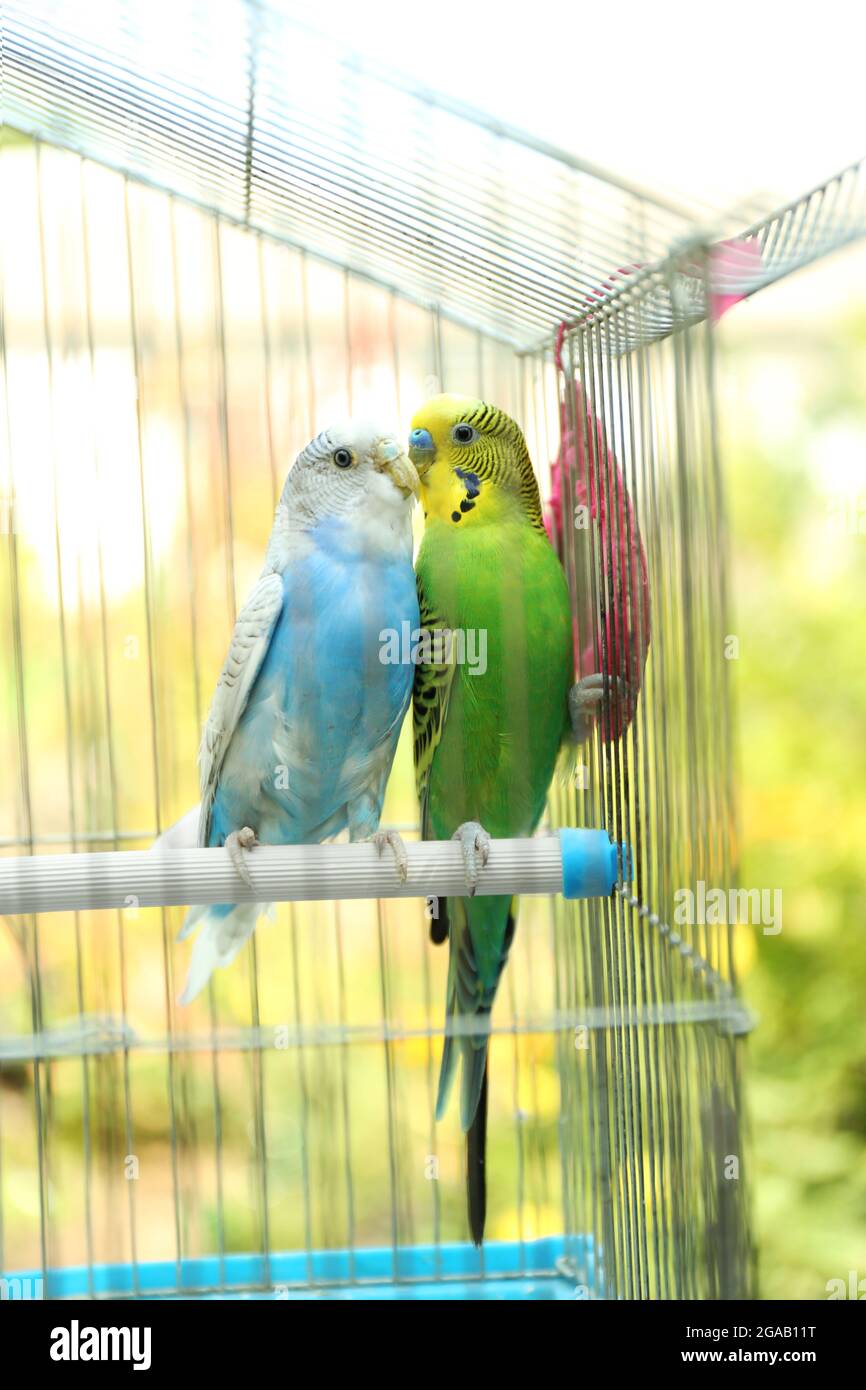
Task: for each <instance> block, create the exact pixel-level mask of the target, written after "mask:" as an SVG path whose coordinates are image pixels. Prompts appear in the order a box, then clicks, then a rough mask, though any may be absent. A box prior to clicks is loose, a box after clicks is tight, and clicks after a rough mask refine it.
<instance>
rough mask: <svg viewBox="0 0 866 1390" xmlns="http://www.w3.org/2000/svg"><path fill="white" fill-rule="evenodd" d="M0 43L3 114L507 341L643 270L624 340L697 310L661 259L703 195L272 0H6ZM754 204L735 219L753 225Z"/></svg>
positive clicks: (691, 238)
mask: <svg viewBox="0 0 866 1390" xmlns="http://www.w3.org/2000/svg"><path fill="white" fill-rule="evenodd" d="M0 45H2V46H0V71H2V102H3V114H4V120H5V121H6V122H7V123H8V124H9V125H10V126H12V127H14V128H16V129H18V130H20V131H22V132H24V133H26V134H28V135H31V136H33V137H35V138H38V139H42V140H45V141H46V142H50V143H52V144H55V145H59V146H62V147H64V148H67V149H72V150H75V151H77V152H78V153H80V154H81V155H82V156H84V157H87V158H89V159H93V160H96V161H98V162H100V163H102V164H104V165H107V166H109V167H111V168H114V169H116V170H118V171H120V172H122V173H124V174H125V175H128V176H130V177H132V178H135V179H137V180H141V181H143V182H146V183H149V184H152V185H155V186H157V187H160V188H163V189H165V190H167V191H168V192H170V193H173V194H175V195H177V196H179V197H182V198H184V199H187V200H190V201H192V202H194V203H196V204H198V205H200V206H202V207H205V208H207V209H209V210H212V211H213V212H215V213H218V214H220V215H221V216H223V217H225V218H227V219H230V220H232V221H234V222H236V223H238V224H240V225H243V226H246V227H249V228H251V229H253V230H256V231H259V232H262V233H266V234H269V235H272V236H275V237H278V238H280V239H281V240H284V241H286V242H288V243H290V244H291V245H293V246H296V247H300V248H303V249H304V250H306V251H308V252H309V253H310V254H312V255H315V256H317V257H319V258H321V259H323V260H326V261H330V262H333V263H335V264H338V265H340V266H342V267H346V268H348V269H350V270H352V271H353V272H355V273H356V274H359V275H362V276H365V277H367V278H369V279H371V280H373V281H375V282H376V283H377V284H380V285H383V286H385V287H387V288H389V289H391V290H393V291H394V292H396V293H398V294H400V295H401V296H403V297H405V298H407V299H410V300H414V301H416V302H419V303H422V304H424V305H425V306H433V307H435V308H436V309H437V310H438V311H439V312H441V313H442V314H443V315H444V316H447V317H449V318H452V319H454V320H456V321H458V322H461V323H464V324H466V325H468V326H471V327H473V328H476V329H478V330H481V331H484V332H486V333H488V334H491V335H493V336H496V337H499V338H503V339H505V340H507V341H509V342H511V343H513V344H514V345H515V346H518V347H522V346H529V345H532V344H535V343H537V342H538V341H539V340H540V339H545V338H546V339H548V340H549V338H550V335H551V333H552V332H553V331H554V330H555V328H556V327H557V325H559V324H560V323H561V322H563V321H568V322H575V321H577V322H581V321H585V320H586V317H587V316H588V315H590V316H591V315H593V314H597V313H598V312H599V309H600V306H602V305H604V304H607V303H610V304H611V306H618V305H619V304H620V303H621V302H622V301H623V297H624V296H625V297H626V301H627V302H628V299H629V296H630V297H631V298H632V299H633V297H634V291H635V289H636V288H638V287H639V288H640V289H641V292H642V293H643V292H644V291H645V290H647V289H648V290H649V297H650V299H651V300H652V301H653V307H652V312H651V313H650V314H643V315H641V317H640V322H638V320H637V319H636V318H635V317H634V315H633V316H632V323H631V327H630V329H629V333H628V335H627V337H628V339H629V341H631V340H633V339H634V338H636V337H643V338H645V337H647V336H660V335H661V334H663V333H664V332H668V331H670V328H671V326H672V325H673V323H674V322H675V321H676V319H677V317H678V316H681V312H682V310H681V307H678V306H682V305H684V306H685V313H686V317H687V318H688V319H694V318H695V317H701V316H702V315H703V314H705V313H706V312H707V308H708V293H707V288H706V285H704V284H702V276H701V275H698V276H697V277H691V279H692V280H693V282H694V283H691V284H687V285H686V289H685V292H684V293H682V294H680V295H679V300H678V299H677V295H676V294H674V295H673V296H672V295H671V287H670V284H669V283H668V278H667V277H666V275H665V274H662V275H661V277H660V276H659V271H658V267H660V266H664V265H665V264H666V263H669V262H670V259H671V256H672V255H673V256H681V254H682V248H683V246H684V245H688V244H689V243H691V244H694V243H695V242H696V241H700V240H701V239H703V240H704V241H706V240H707V239H709V237H710V235H711V234H709V233H706V232H704V233H700V231H699V227H700V225H701V223H702V222H704V223H705V221H706V217H707V210H706V209H703V208H698V207H697V206H695V205H691V204H687V203H683V204H679V203H676V202H672V201H669V200H667V199H666V198H664V197H661V196H657V195H656V194H654V193H651V192H649V191H647V190H645V189H640V188H637V187H635V186H634V185H632V184H630V183H628V182H627V181H624V180H622V179H619V178H617V177H616V176H614V175H611V174H609V173H606V172H604V171H602V170H600V169H598V168H596V167H595V166H593V165H592V164H589V163H587V162H585V161H583V160H579V159H577V158H575V157H574V156H573V155H571V154H569V153H568V152H566V151H563V150H560V149H557V148H555V147H554V146H552V145H550V144H548V143H546V142H545V141H543V140H540V139H537V138H535V137H534V136H532V135H530V134H528V133H526V132H523V131H520V130H517V129H514V128H513V127H511V126H509V125H506V124H504V123H502V122H500V121H497V120H495V119H493V118H491V117H490V116H488V115H485V114H484V113H482V112H479V111H476V110H473V109H471V108H470V107H467V106H464V105H462V104H460V103H458V102H456V101H454V100H452V99H450V98H446V97H444V96H442V95H440V94H437V93H435V92H433V91H430V90H427V89H425V88H423V87H419V86H416V85H415V84H413V83H411V82H409V81H408V80H406V79H404V78H401V77H398V76H396V75H394V74H393V73H391V72H388V71H385V70H383V69H381V68H379V67H377V66H376V65H375V64H373V63H371V62H369V61H367V60H366V59H363V58H361V57H359V56H358V55H356V54H352V53H350V52H348V51H346V50H345V49H342V48H340V47H339V46H338V45H337V44H335V43H334V42H333V41H332V40H331V39H327V38H325V37H323V36H322V35H320V34H318V33H315V32H314V31H312V30H311V29H309V28H307V27H305V26H303V25H302V24H300V23H299V22H298V21H297V20H295V19H291V18H289V17H288V16H287V15H286V14H284V13H282V12H280V11H279V10H278V9H276V8H275V7H274V6H273V5H268V4H264V3H259V0H223V3H222V4H221V6H220V10H219V22H218V23H215V22H214V15H213V10H212V9H210V8H209V7H208V6H207V5H205V4H204V3H203V0H173V3H172V4H171V6H170V7H168V8H166V7H164V6H159V5H153V4H149V3H147V2H146V0H93V3H90V4H88V5H86V6H83V5H81V4H80V3H77V0H5V4H4V21H3V29H2V33H0ZM847 173H848V175H850V174H851V171H847ZM861 175H862V168H861V166H857V169H856V178H854V179H851V178H850V177H849V180H848V185H847V188H848V193H849V194H850V193H851V190H852V188H855V189H856V197H855V198H854V201H853V207H852V206H847V205H846V208H847V210H846V211H844V216H843V217H842V221H841V223H840V222H839V216H840V209H839V208H836V209H835V211H834V216H836V219H837V221H836V222H835V223H833V224H832V225H830V224H828V223H827V218H826V217H824V221H823V223H822V224H821V225H817V223H818V222H819V221H820V218H818V219H816V218H815V217H814V216H812V214H811V213H810V212H809V210H808V209H803V211H804V212H805V213H806V215H805V216H804V217H803V218H802V219H801V218H800V211H801V209H800V205H799V204H797V205H794V207H793V210H788V218H787V223H786V227H787V232H786V234H785V235H784V236H783V237H782V238H781V242H780V244H779V246H778V247H777V250H778V252H779V254H778V255H777V256H776V258H775V259H776V261H778V265H776V263H775V261H772V260H768V259H767V257H766V256H765V255H762V256H759V257H758V258H757V259H756V258H755V256H754V255H751V254H746V255H745V256H733V257H731V256H728V257H726V258H723V259H722V260H717V261H715V262H714V267H715V269H716V270H718V271H719V273H720V274H721V275H722V277H723V278H724V279H725V284H724V286H723V288H722V290H721V291H720V292H722V293H725V294H728V295H733V296H734V297H736V296H737V295H738V294H739V293H740V292H743V293H748V292H751V290H752V289H754V288H756V287H757V285H758V284H759V283H764V282H765V281H766V279H768V278H776V276H777V274H779V273H783V271H784V270H786V269H789V268H792V265H793V264H794V263H796V264H800V263H802V261H803V260H804V259H810V258H811V257H812V256H813V255H814V254H819V253H820V252H821V251H824V250H826V249H830V248H831V247H832V246H833V245H836V244H838V242H839V240H840V239H841V240H847V239H850V237H851V236H852V235H859V234H861V233H862V231H863V229H864V227H866V197H864V181H863V178H862V176H861ZM823 201H824V200H823V196H822V198H821V202H822V205H823ZM836 201H837V203H838V202H839V199H838V198H837V200H836ZM848 203H849V204H850V203H851V198H850V197H849V199H848ZM815 206H816V204H814V200H813V204H810V207H811V209H812V213H814V208H815ZM784 212H785V210H783V212H782V213H780V214H778V216H780V217H781V216H782V215H783V213H784ZM810 217H811V221H810ZM846 219H847V220H846ZM771 222H772V218H766V219H762V220H761V222H759V223H757V224H755V226H754V227H752V228H751V229H750V231H749V232H748V233H746V234H742V233H741V234H740V235H741V236H743V235H745V236H746V237H747V238H749V237H750V238H751V239H752V240H753V241H755V242H757V241H758V239H759V238H761V236H762V234H763V233H765V232H767V233H768V232H769V228H770V225H771ZM794 224H796V225H794ZM792 229H793V230H794V231H795V232H796V235H795V236H794V239H793V241H792V239H791V232H792ZM806 231H808V233H809V235H808V237H805V236H804V233H805V232H806ZM764 241H765V242H766V241H767V236H764ZM771 249H772V246H771ZM688 280H689V276H688V275H687V276H686V281H688ZM660 285H661V289H660V288H659V286H660Z"/></svg>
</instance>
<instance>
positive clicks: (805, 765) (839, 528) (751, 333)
mask: <svg viewBox="0 0 866 1390" xmlns="http://www.w3.org/2000/svg"><path fill="white" fill-rule="evenodd" d="M818 273H819V270H816V271H815V272H811V274H814V275H817V274H818ZM820 273H823V268H821V270H820ZM766 293H767V313H772V312H773V309H774V305H773V302H772V296H774V295H778V296H779V297H780V300H781V297H782V296H783V295H785V293H786V290H785V287H784V286H780V287H778V288H777V289H774V290H772V291H767V292H766ZM759 303H760V300H759V301H755V310H756V312H755V313H752V314H750V309H751V307H752V306H745V307H744V309H743V310H742V311H741V313H742V317H741V318H740V319H739V321H735V316H734V315H732V318H731V328H730V330H728V329H727V327H726V329H725V339H724V341H725V346H726V348H727V349H728V351H727V352H726V353H725V355H724V357H723V368H722V373H721V383H722V390H723V401H722V411H721V418H722V420H723V430H724V441H723V442H724V457H725V462H726V467H727V469H728V478H729V494H730V500H731V541H732V568H733V578H734V626H735V631H736V633H737V635H738V636H739V638H740V655H739V660H738V661H737V663H736V668H735V681H736V689H737V696H738V706H739V715H740V750H739V755H740V788H741V818H742V823H741V837H742V851H743V852H742V864H741V875H742V882H743V884H745V885H749V886H758V885H760V886H762V887H770V888H781V889H782V893H783V912H784V918H783V930H782V931H781V933H780V934H779V935H777V936H769V935H768V936H763V935H758V936H757V939H756V942H755V952H754V959H753V962H752V966H751V969H750V970H748V971H747V973H746V978H745V992H746V995H747V998H748V999H749V1002H750V1003H751V1004H752V1005H753V1006H754V1007H755V1008H756V1010H757V1011H758V1013H759V1015H760V1023H759V1026H758V1028H757V1030H756V1032H755V1034H754V1036H753V1038H752V1040H751V1044H750V1057H749V1066H748V1068H747V1077H748V1092H747V1095H748V1105H749V1111H750V1118H751V1128H752V1156H753V1163H754V1170H753V1181H752V1184H751V1186H752V1193H753V1202H754V1209H755V1235H756V1239H757V1244H758V1249H759V1263H760V1289H761V1294H762V1296H763V1297H765V1298H783V1299H792V1298H794V1299H800V1298H803V1299H814V1298H824V1297H826V1284H827V1281H828V1280H829V1279H831V1278H841V1279H844V1280H846V1282H847V1279H848V1272H849V1270H856V1271H857V1272H858V1277H859V1278H864V1277H866V1026H864V1013H866V931H864V920H866V856H864V845H866V798H864V794H863V789H864V783H866V738H864V733H866V660H864V656H866V389H864V387H866V314H864V312H863V311H862V310H860V312H859V313H858V314H852V313H847V314H844V315H842V316H840V317H836V318H834V319H832V320H830V321H824V322H821V321H820V320H817V319H816V320H814V321H813V322H811V321H810V322H809V324H808V325H807V326H804V325H803V324H802V323H799V324H798V325H797V331H795V332H793V333H787V332H785V331H784V329H778V328H773V327H772V326H771V328H770V330H769V331H767V332H765V331H762V326H761V325H762V314H763V312H764V311H763V308H762V309H760V310H759V309H758V307H757V306H758V304H759ZM756 329H757V331H756Z"/></svg>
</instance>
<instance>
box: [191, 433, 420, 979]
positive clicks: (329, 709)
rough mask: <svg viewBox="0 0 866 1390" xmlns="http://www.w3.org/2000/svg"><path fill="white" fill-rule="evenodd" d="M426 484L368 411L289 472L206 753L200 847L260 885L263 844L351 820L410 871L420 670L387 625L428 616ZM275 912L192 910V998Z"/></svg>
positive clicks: (315, 839) (360, 835) (312, 838)
mask: <svg viewBox="0 0 866 1390" xmlns="http://www.w3.org/2000/svg"><path fill="white" fill-rule="evenodd" d="M417 493H418V476H417V474H416V472H415V469H414V467H413V465H412V464H411V463H410V462H409V460H408V458H407V457H406V454H405V453H404V451H403V448H402V446H401V445H399V444H398V443H397V441H396V439H395V438H394V437H392V436H391V435H390V434H387V433H385V432H383V431H381V430H378V429H376V428H374V427H373V426H371V425H367V424H360V423H357V422H353V423H351V424H349V425H348V426H345V427H342V428H339V429H331V430H325V431H324V432H323V433H322V434H320V435H319V436H318V437H317V438H316V439H314V440H313V441H312V443H311V444H308V445H307V447H306V449H304V450H303V452H302V453H301V454H300V455H299V456H298V458H297V460H296V462H295V464H294V466H293V467H292V469H291V470H290V472H289V474H288V477H287V479H286V483H285V486H284V488H283V492H282V496H281V498H280V502H279V505H278V507H277V511H276V518H275V521H274V528H273V531H272V532H271V538H270V542H269V544H268V551H267V556H266V559H265V566H264V569H263V570H262V574H261V577H260V578H259V580H258V583H257V584H256V586H255V588H254V589H253V591H252V593H251V595H250V597H249V598H248V599H247V602H246V603H245V604H244V606H243V608H242V609H241V612H240V613H239V615H238V619H237V622H236V623H235V629H234V633H233V635H232V640H231V646H230V648H229V654H228V657H227V659H226V663H225V666H224V667H223V671H222V675H221V676H220V678H219V682H218V684H217V688H216V693H215V694H214V698H213V703H212V705H211V708H210V713H209V715H208V718H207V722H206V724H205V728H204V733H203V736H202V742H201V749H200V751H199V767H200V772H201V795H202V799H201V807H200V811H199V821H198V843H199V845H202V846H218V845H225V847H226V849H227V851H228V853H229V854H230V856H231V858H232V862H233V863H234V864H235V867H236V868H237V871H238V873H239V874H240V875H241V877H242V878H243V879H244V881H245V882H247V883H249V882H250V874H249V869H248V867H247V863H246V860H245V854H246V851H247V850H249V849H251V848H252V847H253V846H254V845H255V844H257V843H260V844H269V845H290V844H318V843H319V842H320V841H322V840H326V839H328V838H329V837H331V836H333V835H337V834H338V833H339V832H340V831H342V830H345V829H346V828H348V831H349V835H350V838H351V839H353V840H363V839H368V838H375V840H376V842H377V844H378V847H379V852H380V853H382V852H383V850H384V849H385V847H386V844H390V846H391V849H392V851H393V853H394V856H395V859H396V867H397V872H398V873H399V874H400V876H401V877H404V878H405V873H406V858H405V849H404V847H403V845H402V841H401V840H400V838H399V836H398V835H396V834H395V833H393V832H391V833H388V834H384V833H380V832H379V829H378V827H379V816H380V814H381V810H382V801H383V798H384V795H385V783H386V781H387V779H388V774H389V772H390V770H391V763H392V760H393V757H394V752H395V749H396V747H397V739H398V737H399V734H400V726H401V725H402V723H403V716H404V715H405V713H406V709H407V707H408V704H409V698H410V695H411V692H412V681H413V677H414V667H413V666H412V665H411V663H408V662H392V661H388V660H386V659H384V655H383V654H384V653H385V652H386V650H387V641H386V640H385V638H384V634H385V632H386V631H387V632H391V631H397V632H402V631H404V630H405V629H404V628H403V627H402V624H403V623H409V624H410V630H411V629H415V628H417V626H418V599H417V594H416V589H415V579H414V575H413V571H412V530H411V509H412V505H413V502H414V499H415V497H416V496H417ZM181 824H182V823H181ZM176 840H177V837H175V842H176ZM166 843H168V844H171V843H172V836H171V834H169V835H168V836H167V837H166ZM266 910H267V905H266V904H260V903H252V904H238V905H233V904H230V903H223V904H219V905H217V906H210V907H193V908H191V909H190V911H189V913H188V915H187V918H186V921H185V923H184V926H183V930H182V931H181V938H183V937H185V936H187V935H188V934H189V932H190V931H192V930H193V928H195V927H196V926H198V927H199V929H200V930H199V934H198V936H197V938H196V941H195V945H194V947H193V953H192V960H191V963H190V970H189V977H188V979H187V983H186V988H185V989H184V992H183V995H182V996H181V1002H182V1003H189V1001H190V1000H191V999H193V998H194V997H195V995H196V994H198V993H199V991H200V990H201V989H202V988H203V987H204V985H205V984H206V983H207V981H208V979H209V978H210V975H211V972H212V970H213V969H214V967H215V966H218V965H219V966H224V965H228V964H229V962H230V961H232V960H233V959H234V957H235V956H236V955H237V953H238V951H239V950H240V948H241V946H242V945H243V943H244V942H245V941H246V940H247V939H248V938H249V936H250V935H251V934H252V931H253V928H254V927H255V924H256V921H257V919H258V917H259V916H260V915H261V914H262V913H263V912H265V911H266Z"/></svg>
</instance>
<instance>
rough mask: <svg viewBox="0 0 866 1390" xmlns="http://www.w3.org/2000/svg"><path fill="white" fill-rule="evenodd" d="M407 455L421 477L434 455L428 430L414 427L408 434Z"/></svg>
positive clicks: (434, 449)
mask: <svg viewBox="0 0 866 1390" xmlns="http://www.w3.org/2000/svg"><path fill="white" fill-rule="evenodd" d="M409 457H410V459H411V460H412V462H413V463H414V465H415V467H416V468H417V470H418V476H419V477H420V478H423V477H424V474H425V473H426V472H427V470H428V469H429V468H430V466H431V464H432V463H433V460H434V459H435V457H436V446H435V444H434V443H433V436H432V434H431V433H430V431H429V430H422V429H416V430H413V431H412V433H411V434H410V435H409Z"/></svg>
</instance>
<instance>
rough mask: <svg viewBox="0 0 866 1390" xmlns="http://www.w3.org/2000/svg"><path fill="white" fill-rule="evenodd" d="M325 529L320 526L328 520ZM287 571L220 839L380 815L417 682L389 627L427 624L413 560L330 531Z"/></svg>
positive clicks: (272, 840)
mask: <svg viewBox="0 0 866 1390" xmlns="http://www.w3.org/2000/svg"><path fill="white" fill-rule="evenodd" d="M320 529H321V528H320ZM318 539H319V543H318V544H317V545H315V547H314V548H313V549H311V551H310V552H309V553H308V554H306V555H305V556H304V557H303V558H302V559H301V560H299V561H296V562H294V563H293V564H292V565H291V567H290V568H289V569H288V570H287V571H286V573H285V574H284V576H283V595H284V599H283V607H282V611H281V613H280V616H279V618H278V619H277V623H276V626H275V628H274V631H273V633H272V636H271V641H270V645H269V647H268V651H267V653H266V655H265V658H264V660H263V662H262V665H261V669H260V670H259V673H258V676H257V678H256V680H255V682H254V684H253V688H252V690H251V692H250V697H249V700H248V703H247V706H246V709H245V710H244V713H243V715H242V716H241V719H240V721H239V723H238V726H237V729H236V730H235V733H234V736H233V738H232V741H231V744H230V746H229V749H228V752H227V753H226V756H225V760H224V762H223V765H222V769H221V771H220V777H219V784H218V787H217V792H216V796H215V798H214V804H213V813H212V819H211V829H210V835H209V839H208V843H209V844H210V845H221V844H222V843H223V842H224V840H225V837H226V835H228V834H229V832H230V831H232V830H237V829H239V828H240V827H242V826H244V825H249V826H251V827H252V828H253V829H254V830H255V831H256V833H257V835H258V838H259V840H260V841H261V842H262V843H264V844H302V843H315V842H317V841H319V840H322V839H325V838H327V837H328V836H331V835H335V834H338V833H339V831H341V830H343V829H345V827H346V826H347V825H349V828H350V832H351V833H352V834H353V836H354V838H360V837H361V836H363V835H365V834H370V833H372V831H374V830H375V829H376V827H377V825H378V820H379V815H380V812H381V808H382V799H383V797H384V793H385V783H386V781H387V778H388V773H389V771H390V767H391V761H392V759H393V756H394V751H395V749H396V746H397V739H398V737H399V733H400V727H401V724H402V722H403V717H404V715H405V713H406V709H407V707H408V704H409V699H410V695H411V691H412V682H413V676H414V667H413V666H412V664H411V663H409V662H401V663H392V664H385V663H383V662H382V661H381V659H380V657H381V653H382V647H383V643H382V641H381V639H380V635H379V634H380V632H381V631H382V630H383V629H386V628H393V629H396V630H397V631H398V632H399V631H400V630H401V623H403V622H409V623H410V624H411V625H412V627H413V628H414V627H417V625H418V621H419V616H418V600H417V594H416V588H415V577H414V574H413V572H412V566H411V562H410V561H409V560H408V559H407V558H404V557H400V558H397V557H388V556H375V557H373V558H366V557H364V556H363V555H361V556H358V555H351V554H347V553H346V552H345V551H342V552H341V551H340V550H339V549H336V550H335V548H334V547H333V545H332V544H329V538H328V536H327V534H323V535H322V536H321V537H319V538H318Z"/></svg>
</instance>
